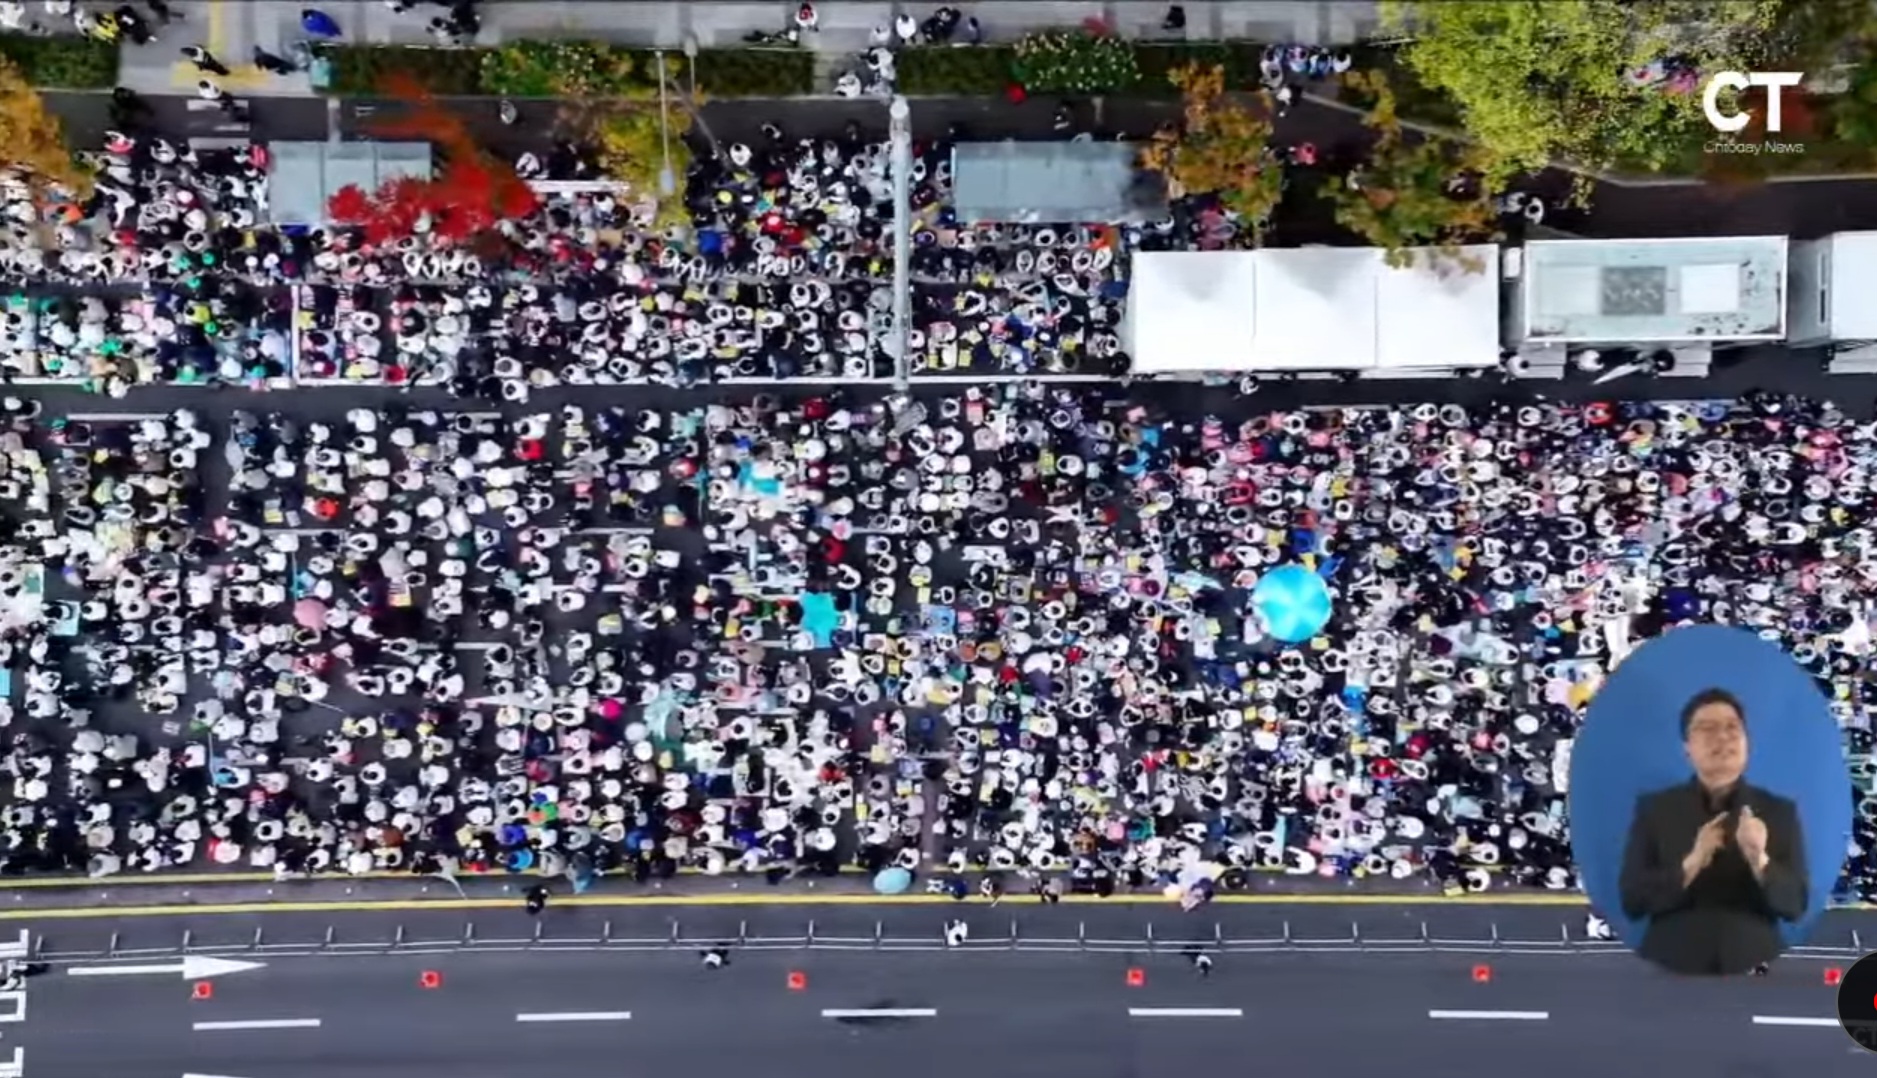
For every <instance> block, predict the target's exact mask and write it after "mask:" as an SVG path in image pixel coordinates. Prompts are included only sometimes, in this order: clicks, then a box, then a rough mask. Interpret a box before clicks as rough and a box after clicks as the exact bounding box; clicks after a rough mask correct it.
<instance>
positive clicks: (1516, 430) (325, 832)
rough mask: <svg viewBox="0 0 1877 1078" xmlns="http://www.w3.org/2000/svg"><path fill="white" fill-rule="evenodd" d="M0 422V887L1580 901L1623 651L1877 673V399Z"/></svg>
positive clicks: (832, 408)
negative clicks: (995, 891) (72, 883)
mask: <svg viewBox="0 0 1877 1078" xmlns="http://www.w3.org/2000/svg"><path fill="white" fill-rule="evenodd" d="M260 400H262V401H263V402H264V401H265V398H260ZM5 410H6V413H7V415H8V421H7V422H8V429H7V432H6V433H5V434H4V436H3V437H4V444H5V448H6V450H7V452H6V468H7V474H5V475H4V476H0V511H3V512H4V513H5V520H6V544H5V549H4V554H5V564H6V566H7V568H6V570H5V579H0V599H4V604H5V605H4V617H5V621H4V627H5V645H4V646H5V648H6V650H7V651H8V653H9V654H8V656H7V658H8V659H9V661H10V662H11V663H12V664H13V667H14V669H15V670H17V671H18V676H19V678H20V680H21V685H20V689H19V691H18V693H17V694H16V695H17V703H15V704H14V705H13V707H14V708H15V713H14V715H13V716H12V719H13V721H12V723H11V727H10V733H9V752H8V755H7V757H6V759H5V760H4V762H0V767H4V768H5V770H6V771H8V772H9V773H10V774H11V776H12V778H13V782H12V784H11V796H10V797H9V798H8V800H7V808H6V810H5V829H6V833H7V842H6V852H5V853H4V855H3V856H4V861H3V862H0V869H3V870H4V871H6V872H12V873H21V872H32V871H66V870H84V871H89V872H91V873H94V874H100V875H102V874H108V873H112V872H117V871H129V870H150V869H156V868H161V867H164V866H169V865H181V864H189V863H197V862H208V863H213V864H222V865H238V866H246V867H250V868H253V867H260V868H273V869H275V870H276V871H279V872H282V873H317V872H326V871H330V872H353V873H357V872H364V871H373V870H401V869H412V870H418V871H437V870H439V869H440V868H458V869H463V870H510V871H520V870H531V869H540V870H544V871H547V872H561V871H569V872H587V873H599V872H612V873H627V874H632V875H636V876H637V877H639V878H642V879H643V878H647V877H655V876H660V875H665V874H669V873H672V872H675V871H677V870H679V869H681V868H695V869H697V870H701V871H703V872H705V873H721V872H735V871H744V870H760V871H766V872H770V873H772V874H777V875H783V874H788V873H795V872H804V871H808V872H814V871H834V870H835V869H837V868H838V867H840V866H841V865H846V864H857V865H860V866H864V867H865V868H867V869H871V870H879V869H881V868H885V867H891V866H898V867H902V868H908V869H913V870H916V871H921V872H929V873H934V874H936V875H937V876H939V877H943V876H945V875H947V874H950V873H957V872H963V871H966V870H969V869H973V868H979V869H987V870H991V871H993V872H999V873H1010V874H1015V873H1029V874H1034V875H1037V876H1041V877H1046V878H1050V879H1054V880H1057V881H1059V885H1060V886H1065V887H1069V888H1072V889H1075V890H1086V891H1093V892H1097V893H1100V892H1105V891H1107V890H1110V889H1116V888H1131V887H1139V886H1157V885H1161V884H1164V883H1165V882H1166V881H1167V880H1169V879H1174V878H1177V877H1178V875H1179V874H1180V873H1181V872H1182V871H1183V870H1184V869H1185V868H1187V867H1189V866H1191V865H1192V864H1194V863H1196V862H1200V861H1204V862H1208V863H1217V864H1221V865H1225V866H1229V871H1228V872H1227V875H1226V880H1225V885H1226V886H1231V885H1232V884H1234V883H1242V882H1243V881H1244V880H1246V879H1247V878H1248V874H1250V873H1253V872H1258V871H1281V872H1289V873H1293V874H1319V875H1326V876H1329V875H1355V876H1367V877H1383V878H1392V879H1394V880H1396V881H1406V880H1409V879H1410V878H1419V877H1422V876H1424V875H1429V874H1431V875H1432V876H1433V877H1434V878H1436V879H1438V880H1439V881H1441V882H1442V883H1443V884H1445V885H1447V886H1449V887H1451V888H1455V889H1474V890H1479V889H1484V888H1486V887H1488V886H1491V885H1492V883H1493V881H1494V880H1505V881H1510V882H1514V883H1518V884H1526V885H1535V886H1542V887H1549V888H1557V889H1563V888H1569V887H1572V886H1574V884H1575V878H1574V873H1573V869H1572V866H1571V864H1570V859H1569V851H1568V835H1567V833H1566V821H1565V819H1564V816H1563V798H1562V796H1561V795H1560V793H1559V789H1558V787H1559V776H1558V775H1557V774H1556V773H1555V772H1554V768H1555V767H1556V766H1557V763H1558V760H1559V758H1560V752H1559V749H1560V746H1561V745H1562V744H1563V743H1565V742H1567V741H1568V740H1569V739H1570V738H1571V737H1572V736H1573V731H1574V725H1575V723H1576V721H1577V719H1578V716H1579V714H1580V711H1581V708H1582V706H1583V705H1584V703H1585V702H1586V700H1587V699H1588V697H1589V694H1590V693H1591V692H1592V691H1593V690H1594V687H1595V685H1596V684H1597V681H1598V679H1599V677H1600V676H1601V675H1602V673H1603V672H1604V670H1605V669H1606V668H1607V666H1608V664H1609V663H1610V661H1611V660H1612V656H1613V653H1614V652H1615V651H1617V650H1619V649H1620V648H1621V647H1622V646H1625V645H1624V643H1623V642H1624V641H1634V640H1640V639H1643V638H1646V637H1648V636H1651V635H1654V634H1657V633H1660V632H1662V631H1664V630H1666V629H1667V628H1669V627H1671V626H1673V625H1676V624H1679V623H1683V622H1689V621H1696V620H1702V621H1722V622H1731V623H1737V624H1744V625H1749V626H1759V627H1762V628H1763V629H1764V630H1765V631H1767V632H1770V633H1776V634H1778V635H1780V636H1781V638H1782V639H1783V641H1784V642H1785V643H1786V644H1787V646H1788V647H1789V648H1790V650H1791V651H1792V653H1793V655H1794V656H1795V658H1796V659H1797V660H1798V661H1800V662H1802V663H1804V664H1806V665H1807V666H1808V667H1809V668H1810V669H1812V670H1813V671H1814V672H1815V673H1816V674H1817V675H1818V676H1819V677H1820V678H1821V679H1823V680H1825V681H1827V682H1829V683H1831V684H1833V685H1834V686H1835V687H1836V690H1837V691H1836V694H1835V699H1836V703H1835V705H1834V706H1835V707H1837V708H1838V709H1839V710H1840V711H1841V712H1842V713H1843V714H1844V716H1845V717H1847V718H1849V717H1850V716H1851V715H1852V714H1853V712H1854V711H1855V710H1856V709H1857V708H1858V706H1859V705H1860V704H1862V703H1866V702H1868V701H1869V700H1870V698H1871V694H1872V693H1873V691H1877V690H1873V689H1872V688H1871V686H1870V685H1869V683H1868V682H1867V681H1866V680H1864V679H1862V678H1860V677H1859V676H1858V670H1859V669H1860V664H1861V662H1862V661H1863V660H1862V656H1863V655H1864V654H1865V653H1866V652H1868V650H1869V647H1870V638H1869V633H1868V629H1866V630H1865V631H1863V632H1859V631H1858V630H1857V627H1858V626H1859V625H1860V624H1861V622H1860V620H1859V619H1861V618H1862V617H1863V614H1862V613H1860V612H1861V611H1863V610H1865V609H1867V606H1866V604H1867V603H1868V600H1869V591H1870V584H1869V580H1870V579H1871V576H1870V575H1868V574H1867V572H1866V570H1867V569H1868V568H1869V565H1870V559H1871V558H1872V557H1873V556H1877V547H1873V545H1872V544H1871V541H1870V539H1871V536H1870V531H1869V528H1868V525H1867V523H1866V520H1867V516H1866V508H1867V503H1868V501H1869V500H1870V499H1871V498H1872V497H1877V490H1874V489H1873V483H1872V480H1871V475H1872V470H1873V468H1877V424H1870V423H1857V422H1853V421H1851V420H1849V419H1847V418H1845V417H1844V416H1842V415H1840V414H1838V413H1836V412H1835V411H1833V410H1831V409H1829V408H1827V407H1823V406H1819V405H1814V404H1809V403H1805V402H1799V401H1781V400H1776V399H1772V398H1759V399H1754V400H1751V401H1745V402H1741V403H1738V404H1732V405H1727V404H1717V405H1712V406H1702V407H1688V406H1679V405H1641V404H1639V405H1621V406H1601V405H1599V406H1592V407H1585V408H1576V407H1566V406H1558V405H1527V406H1516V407H1515V406H1505V407H1500V408H1495V409H1491V410H1488V411H1485V412H1482V413H1469V412H1467V411H1465V410H1463V409H1461V408H1459V407H1457V406H1444V407H1437V406H1433V405H1423V406H1419V407H1414V408H1404V409H1398V410H1390V409H1382V410H1348V411H1337V410H1329V411H1320V412H1284V413H1276V414H1257V415H1252V416H1251V417H1249V418H1246V419H1243V420H1242V421H1241V420H1233V421H1225V420H1221V419H1219V418H1216V417H1215V418H1206V417H1197V416H1176V415H1165V414H1160V413H1158V412H1156V411H1155V410H1154V409H1152V408H1150V407H1147V406H1145V405H1142V404H1139V403H1135V402H1132V401H1130V400H1129V399H1127V397H1126V396H1125V395H1123V394H1121V393H1119V392H1118V391H1113V390H1088V391H1082V390H1077V391H1069V390H1051V389H1046V388H1043V387H1039V386H1036V385H1033V384H1023V385H1011V386H1007V387H1004V388H1000V389H997V390H994V391H992V390H978V389H972V390H967V391H964V392H960V393H956V394H950V395H944V396H925V395H921V396H920V397H919V398H918V399H911V398H904V397H894V396H883V395H881V394H878V393H875V392H872V391H866V390H859V391H833V392H829V393H827V394H825V395H822V396H817V397H810V398H808V399H805V400H802V401H800V402H797V403H786V402H784V401H782V400H780V399H772V398H769V397H765V396H761V395H758V396H753V397H750V398H748V399H746V400H741V401H738V402H735V403H714V404H709V405H701V406H699V407H696V408H693V409H686V410H680V411H655V410H635V409H632V408H624V407H604V406H598V405H595V406H593V407H578V406H567V407H564V408H562V409H560V410H558V411H555V412H547V413H526V412H525V411H524V413H523V414H519V415H514V416H506V417H505V416H504V415H502V414H499V413H441V412H425V411H408V410H397V409H392V410H387V411H372V410H363V409H360V410H354V411H352V412H350V413H348V414H346V415H344V416H343V417H342V418H339V419H336V420H334V421H331V422H321V421H310V420H302V419H296V418H295V417H294V416H293V415H289V414H281V415H268V414H263V413H258V412H257V413H254V414H248V413H236V414H235V416H234V418H233V420H232V421H231V422H229V423H228V424H226V425H225V426H223V425H221V424H218V423H216V422H214V421H210V420H207V419H205V418H204V417H202V416H198V415H195V414H192V413H188V412H179V413H176V414H173V415H171V416H169V417H167V418H163V419H151V420H145V421H141V422H112V421H103V420H99V421H84V420H79V419H66V420H61V419H56V418H51V419H49V418H47V417H45V416H42V415H39V414H37V413H38V409H37V407H36V406H35V405H34V404H33V403H31V402H30V401H21V400H18V399H10V400H8V401H6V402H5ZM224 477H225V478H224ZM223 484H225V485H226V497H225V498H224V497H220V496H213V495H211V494H210V492H211V491H214V492H217V494H219V492H220V490H221V489H222V487H223ZM1300 561H1302V562H1308V563H1312V564H1316V565H1318V566H1319V567H1320V568H1321V569H1322V570H1323V571H1324V572H1325V573H1326V574H1327V576H1328V578H1329V580H1330V581H1331V583H1332V585H1333V588H1334V592H1335V596H1336V613H1335V618H1334V620H1333V622H1332V623H1331V625H1330V626H1329V627H1328V628H1326V629H1325V630H1324V632H1323V634H1322V636H1321V637H1320V638H1318V639H1317V640H1314V641H1312V642H1310V643H1308V644H1305V645H1299V646H1289V645H1283V644H1280V643H1278V642H1277V641H1275V640H1273V639H1271V638H1269V637H1268V636H1266V635H1265V634H1264V632H1263V630H1262V628H1261V626H1260V624H1259V621H1258V619H1257V618H1256V617H1255V616H1250V615H1248V614H1247V613H1246V610H1247V604H1246V602H1245V596H1246V592H1247V590H1248V589H1249V588H1250V587H1251V586H1252V585H1253V584H1255V582H1256V581H1257V580H1258V579H1259V577H1260V575H1261V574H1262V573H1264V572H1268V571H1269V570H1270V569H1272V568H1273V567H1276V566H1279V565H1283V564H1289V563H1293V562H1300ZM42 565H43V566H44V567H45V572H46V576H47V577H49V579H39V580H35V579H33V573H34V571H35V567H37V566H42ZM22 713H23V714H22ZM126 713H129V714H130V715H134V716H135V718H134V721H133V722H132V723H131V724H130V725H126V724H125V723H126ZM1847 736H1848V738H1849V739H1850V745H1849V749H1850V750H1851V751H1852V752H1853V753H1855V754H1859V755H1862V754H1864V753H1867V752H1868V750H1869V747H1870V746H1869V735H1868V733H1867V732H1865V731H1863V730H1861V729H1856V728H1851V729H1849V730H1848V733H1847ZM1865 815H1870V808H1869V806H1867V808H1866V811H1865ZM1858 828H1859V831H1858V835H1857V840H1858V847H1859V849H1860V850H1862V849H1864V848H1867V847H1868V845H1869V841H1870V839H1871V837H1872V836H1871V834H1870V833H1869V832H1870V829H1871V824H1870V823H1869V822H1866V821H1864V820H1862V819H1861V820H1860V823H1859V825H1858ZM1874 869H1877V866H1873V865H1872V864H1871V863H1870V862H1869V860H1868V859H1867V857H1866V855H1864V854H1863V853H1861V852H1860V853H1858V854H1856V855H1855V856H1854V858H1853V861H1852V866H1851V871H1850V880H1851V882H1852V884H1853V886H1854V888H1856V889H1858V890H1860V891H1861V890H1863V889H1864V888H1866V887H1867V886H1868V881H1869V880H1870V879H1871V878H1872V876H1873V870H1874Z"/></svg>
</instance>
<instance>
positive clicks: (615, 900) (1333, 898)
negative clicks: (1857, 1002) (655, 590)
mask: <svg viewBox="0 0 1877 1078" xmlns="http://www.w3.org/2000/svg"><path fill="white" fill-rule="evenodd" d="M518 901H519V900H518V899H517V898H512V897H511V898H438V899H382V900H345V901H335V902H229V903H203V904H200V905H189V904H181V905H164V906H83V907H61V908H48V909H12V910H0V921H37V920H44V921H79V920H97V919H104V918H110V917H185V916H194V917H201V916H216V915H222V914H268V913H374V912H376V913H383V912H424V911H430V910H495V909H513V908H514V907H515V906H516V905H517V903H518ZM1063 901H1064V902H1068V903H1072V904H1076V905H1090V906H1114V905H1122V906H1162V907H1165V908H1166V909H1168V910H1171V909H1172V908H1173V903H1171V902H1169V901H1168V900H1167V899H1166V898H1164V897H1162V896H1160V895H1115V896H1113V897H1110V898H1099V897H1097V896H1094V895H1068V896H1066V897H1065V898H1064V899H1063ZM1213 901H1214V902H1215V903H1218V904H1221V905H1227V906H1396V907H1400V906H1546V907H1563V908H1569V907H1574V906H1575V907H1581V906H1583V904H1584V900H1583V899H1582V898H1578V897H1574V896H1570V895H1523V896H1518V897H1516V898H1515V897H1509V896H1508V897H1503V898H1500V897H1490V898H1489V897H1487V896H1483V895H1469V896H1466V897H1463V898H1401V897H1396V896H1391V895H1220V896H1219V897H1218V898H1216V899H1214V900H1213ZM965 902H966V903H967V904H974V905H986V904H988V903H987V901H986V900H984V899H981V898H977V897H972V898H970V899H967V900H965ZM553 904H554V905H555V906H557V907H558V906H584V907H592V908H596V909H628V908H633V907H654V906H742V907H748V906H874V907H880V906H955V905H959V902H958V900H956V899H953V898H951V897H949V896H947V895H897V896H893V897H886V896H882V895H864V894H842V895H771V894H751V893H745V894H723V895H569V896H564V897H557V898H555V899H554V900H553Z"/></svg>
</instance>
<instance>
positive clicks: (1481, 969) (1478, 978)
mask: <svg viewBox="0 0 1877 1078" xmlns="http://www.w3.org/2000/svg"><path fill="white" fill-rule="evenodd" d="M1490 980H1492V967H1491V966H1474V967H1473V983H1474V984H1485V983H1486V982H1487V981H1490Z"/></svg>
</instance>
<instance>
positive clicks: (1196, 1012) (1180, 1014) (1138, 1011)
mask: <svg viewBox="0 0 1877 1078" xmlns="http://www.w3.org/2000/svg"><path fill="white" fill-rule="evenodd" d="M1128 1016H1129V1017H1130V1018H1243V1017H1245V1010H1244V1008H1242V1007H1129V1008H1128Z"/></svg>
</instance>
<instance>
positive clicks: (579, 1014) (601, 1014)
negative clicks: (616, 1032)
mask: <svg viewBox="0 0 1877 1078" xmlns="http://www.w3.org/2000/svg"><path fill="white" fill-rule="evenodd" d="M631 1018H632V1012H631V1011H543V1012H537V1013H534V1014H518V1015H516V1016H515V1021H517V1022H625V1021H629V1020H631Z"/></svg>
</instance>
